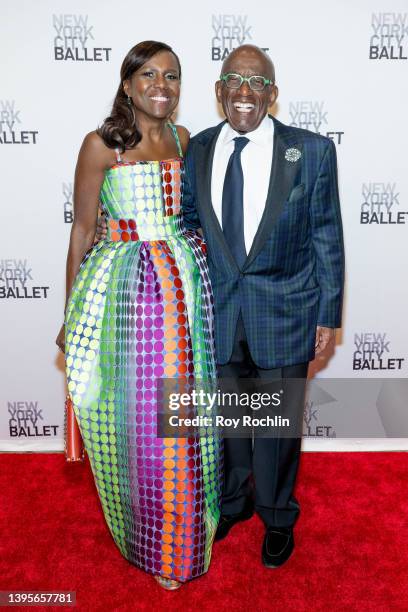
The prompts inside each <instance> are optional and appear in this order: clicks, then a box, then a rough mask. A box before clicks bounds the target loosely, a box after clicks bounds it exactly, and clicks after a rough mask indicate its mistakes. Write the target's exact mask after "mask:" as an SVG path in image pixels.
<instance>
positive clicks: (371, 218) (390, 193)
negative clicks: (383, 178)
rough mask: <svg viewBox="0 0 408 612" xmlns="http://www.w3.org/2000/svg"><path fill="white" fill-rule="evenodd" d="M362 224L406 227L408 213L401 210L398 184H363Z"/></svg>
mask: <svg viewBox="0 0 408 612" xmlns="http://www.w3.org/2000/svg"><path fill="white" fill-rule="evenodd" d="M361 195H362V202H361V210H360V223H361V224H365V225H366V224H368V225H372V224H373V225H405V224H406V223H407V218H408V211H407V210H401V202H400V192H399V190H398V188H397V184H396V183H363V186H362V189H361Z"/></svg>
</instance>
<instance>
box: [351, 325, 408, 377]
mask: <svg viewBox="0 0 408 612" xmlns="http://www.w3.org/2000/svg"><path fill="white" fill-rule="evenodd" d="M354 347H355V350H354V353H353V370H370V371H377V370H378V371H383V370H402V367H403V363H404V361H405V358H404V357H395V356H393V355H392V351H391V342H390V340H389V338H388V335H387V334H386V333H384V332H361V333H359V334H354Z"/></svg>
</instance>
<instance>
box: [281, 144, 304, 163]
mask: <svg viewBox="0 0 408 612" xmlns="http://www.w3.org/2000/svg"><path fill="white" fill-rule="evenodd" d="M301 157H302V153H301V152H300V151H299V149H296V148H295V147H291V148H290V149H286V151H285V159H286V161H289V162H297V160H298V159H300V158H301Z"/></svg>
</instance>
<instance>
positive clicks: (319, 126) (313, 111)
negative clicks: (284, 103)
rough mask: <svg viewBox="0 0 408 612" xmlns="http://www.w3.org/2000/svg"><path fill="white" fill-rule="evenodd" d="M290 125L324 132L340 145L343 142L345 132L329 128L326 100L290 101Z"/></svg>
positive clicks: (318, 132)
mask: <svg viewBox="0 0 408 612" xmlns="http://www.w3.org/2000/svg"><path fill="white" fill-rule="evenodd" d="M289 116H290V125H292V126H294V127H299V128H303V129H304V130H310V131H312V132H316V134H322V135H323V136H326V137H327V138H330V139H331V140H334V142H335V143H336V144H338V145H340V144H341V143H342V142H343V136H344V132H343V131H340V130H333V129H332V128H329V120H328V111H327V110H326V109H325V106H324V102H318V101H312V100H298V101H296V102H289Z"/></svg>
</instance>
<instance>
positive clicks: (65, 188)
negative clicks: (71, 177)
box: [62, 183, 74, 223]
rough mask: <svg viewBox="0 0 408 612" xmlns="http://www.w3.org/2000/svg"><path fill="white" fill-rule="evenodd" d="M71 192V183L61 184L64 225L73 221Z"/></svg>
mask: <svg viewBox="0 0 408 612" xmlns="http://www.w3.org/2000/svg"><path fill="white" fill-rule="evenodd" d="M73 191H74V189H73V185H72V183H62V194H63V197H64V204H63V206H64V223H72V222H73V220H74V204H73Z"/></svg>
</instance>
